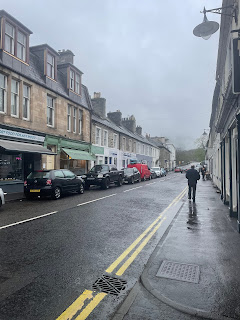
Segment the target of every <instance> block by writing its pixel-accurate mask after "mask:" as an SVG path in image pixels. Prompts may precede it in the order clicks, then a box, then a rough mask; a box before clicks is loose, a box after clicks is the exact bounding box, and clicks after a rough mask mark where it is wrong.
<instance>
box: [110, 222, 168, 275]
mask: <svg viewBox="0 0 240 320" xmlns="http://www.w3.org/2000/svg"><path fill="white" fill-rule="evenodd" d="M165 219H166V217H164V218H163V219H162V220H161V221H160V222H159V223H158V224H157V225H156V227H155V228H154V229H153V231H152V232H151V233H149V235H148V236H147V237H146V238H145V240H144V241H143V242H142V243H141V244H140V246H139V247H138V248H137V249H136V250H135V251H134V252H133V254H132V255H131V257H130V258H129V259H128V260H127V261H126V262H125V263H124V264H123V265H122V266H121V268H120V269H119V270H118V271H117V272H116V275H117V276H121V275H123V273H124V272H125V271H126V269H127V268H128V267H129V266H130V264H131V263H132V262H133V261H134V260H135V259H136V257H137V256H138V255H139V253H140V252H141V251H142V249H143V248H144V247H145V245H146V244H147V243H148V241H149V240H150V239H151V238H152V236H153V235H154V234H155V233H156V232H157V230H158V229H159V228H160V226H161V224H162V223H163V221H164V220H165Z"/></svg>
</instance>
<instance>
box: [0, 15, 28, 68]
mask: <svg viewBox="0 0 240 320" xmlns="http://www.w3.org/2000/svg"><path fill="white" fill-rule="evenodd" d="M2 21H3V23H2V30H3V31H2V49H3V50H4V51H5V52H6V53H7V54H9V55H11V56H13V57H14V58H16V59H18V60H20V61H21V62H23V63H26V64H29V35H30V34H29V32H27V31H26V30H24V29H23V28H21V27H20V26H19V25H18V24H16V23H14V21H12V20H11V19H8V18H6V17H4V18H2ZM6 24H9V25H10V26H11V27H13V29H14V38H13V39H14V50H12V52H9V51H8V50H7V48H6ZM18 32H20V33H22V34H23V35H24V36H25V37H26V46H25V59H24V60H23V59H21V58H19V57H18V48H17V44H18V40H17V39H18ZM7 36H9V35H8V34H7Z"/></svg>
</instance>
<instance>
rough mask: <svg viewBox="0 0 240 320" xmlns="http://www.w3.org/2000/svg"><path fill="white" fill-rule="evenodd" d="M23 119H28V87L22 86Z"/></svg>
mask: <svg viewBox="0 0 240 320" xmlns="http://www.w3.org/2000/svg"><path fill="white" fill-rule="evenodd" d="M23 119H24V120H29V119H30V87H29V86H27V85H26V84H24V85H23Z"/></svg>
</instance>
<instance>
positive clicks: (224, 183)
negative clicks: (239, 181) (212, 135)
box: [223, 138, 226, 204]
mask: <svg viewBox="0 0 240 320" xmlns="http://www.w3.org/2000/svg"><path fill="white" fill-rule="evenodd" d="M225 140H226V139H225V138H224V139H223V203H224V204H226V171H225V170H226V141H225Z"/></svg>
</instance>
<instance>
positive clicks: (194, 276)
mask: <svg viewBox="0 0 240 320" xmlns="http://www.w3.org/2000/svg"><path fill="white" fill-rule="evenodd" d="M199 275H200V269H199V266H197V265H195V264H185V263H178V262H172V261H167V260H164V261H163V263H162V264H161V267H160V268H159V270H158V272H157V277H161V278H168V279H174V280H180V281H186V282H193V283H198V282H199Z"/></svg>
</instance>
